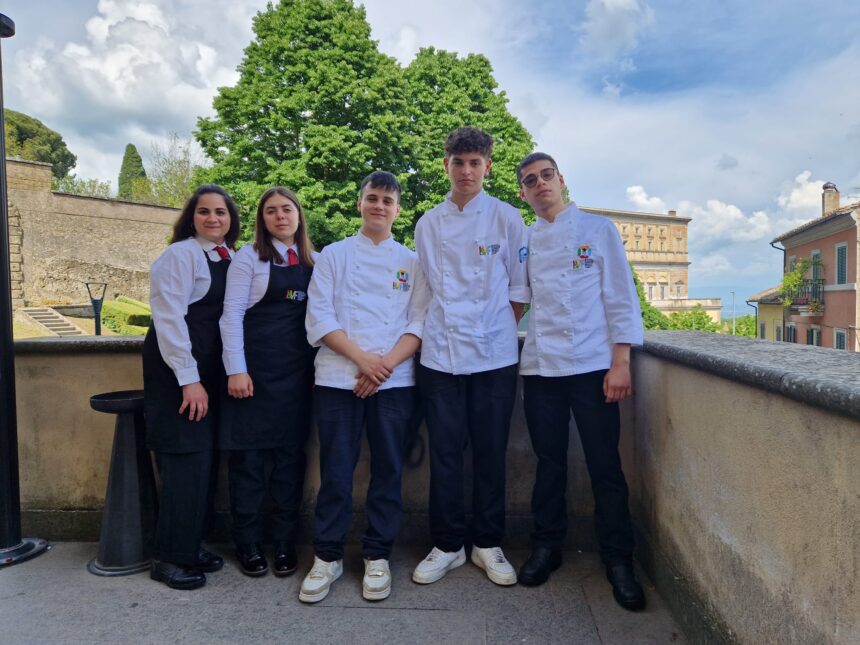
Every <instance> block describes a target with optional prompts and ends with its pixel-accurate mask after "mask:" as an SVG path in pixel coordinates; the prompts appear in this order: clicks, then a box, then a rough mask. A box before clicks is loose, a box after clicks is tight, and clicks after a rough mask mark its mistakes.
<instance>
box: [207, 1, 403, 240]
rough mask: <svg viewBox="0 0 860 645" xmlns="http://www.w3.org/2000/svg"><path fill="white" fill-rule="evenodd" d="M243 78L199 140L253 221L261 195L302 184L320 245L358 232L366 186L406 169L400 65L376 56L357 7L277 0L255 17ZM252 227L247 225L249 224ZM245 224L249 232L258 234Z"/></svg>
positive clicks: (216, 174) (225, 91)
mask: <svg viewBox="0 0 860 645" xmlns="http://www.w3.org/2000/svg"><path fill="white" fill-rule="evenodd" d="M253 30H254V39H253V40H252V42H251V43H250V44H249V45H248V46H247V47H246V48H245V55H244V58H243V59H242V62H241V63H240V65H239V68H238V69H239V74H240V77H239V81H238V83H237V84H236V85H235V86H234V87H224V88H221V89H220V90H219V93H218V96H216V98H215V101H214V107H215V112H216V116H214V117H213V118H201V119H199V120H198V122H197V125H198V130H197V132H196V133H195V134H196V136H197V140H198V141H199V142H200V145H201V146H202V148H203V150H204V151H205V153H206V154H207V156H208V157H209V158H210V159H212V161H213V165H212V167H211V168H210V169H208V170H205V171H202V172H201V173H200V174H199V175H198V176H199V177H200V178H201V179H206V180H209V181H217V182H218V183H221V184H223V185H224V186H225V187H226V188H227V189H228V190H230V191H231V193H232V194H233V196H234V198H235V199H237V200H238V201H239V202H240V204H241V205H242V206H243V211H244V212H245V214H246V218H247V217H249V216H250V213H251V212H252V211H253V206H254V202H255V201H256V199H257V198H258V196H259V195H260V193H262V192H263V190H264V189H265V188H266V187H268V186H271V185H274V184H281V185H284V186H287V187H290V188H294V189H298V194H299V197H300V199H301V200H302V202H303V204H304V205H305V207H306V211H307V213H308V219H309V228H310V233H311V236H312V238H313V239H314V241H315V242H316V244H317V245H318V246H323V245H325V244H327V243H329V242H331V241H333V240H337V239H340V238H342V237H343V236H344V235H345V234H349V233H352V232H354V231H356V230H357V229H358V226H359V223H360V218H359V217H358V214H357V211H356V199H357V196H358V182H360V181H361V179H362V178H363V177H364V176H365V175H366V174H367V173H368V172H370V171H372V170H374V169H378V168H382V169H385V170H389V171H391V172H393V173H395V174H397V175H399V176H400V177H401V178H403V177H404V176H405V173H406V172H407V171H408V169H409V165H408V162H407V159H408V157H407V154H406V153H407V150H408V149H409V129H408V125H409V123H408V119H409V117H408V110H407V104H406V100H405V97H404V91H403V84H402V81H401V70H400V68H399V66H398V65H397V63H396V62H395V61H394V59H393V58H391V57H389V56H385V55H383V54H381V53H380V52H379V50H378V49H377V46H376V43H375V42H374V41H373V40H372V39H371V37H370V25H369V24H368V23H367V19H366V17H365V11H364V8H362V7H356V6H355V5H353V4H352V2H350V1H349V0H281V1H280V2H278V3H276V4H269V6H268V7H267V8H266V10H265V11H262V12H260V13H258V14H257V16H256V17H255V18H254V24H253ZM246 224H247V219H246ZM249 229H250V227H247V226H246V230H245V235H246V236H248V235H250V234H251V231H250V230H249Z"/></svg>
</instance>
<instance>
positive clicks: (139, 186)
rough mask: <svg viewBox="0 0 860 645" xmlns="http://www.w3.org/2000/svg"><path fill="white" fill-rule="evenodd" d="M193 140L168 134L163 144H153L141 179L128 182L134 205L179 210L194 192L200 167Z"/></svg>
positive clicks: (173, 133)
mask: <svg viewBox="0 0 860 645" xmlns="http://www.w3.org/2000/svg"><path fill="white" fill-rule="evenodd" d="M192 145H193V140H192V139H182V138H180V137H179V135H178V134H176V133H175V132H172V133H170V135H169V137H168V139H167V143H166V144H164V145H160V144H158V143H153V144H152V146H151V147H150V151H149V164H148V169H147V171H146V176H145V177H138V178H137V179H135V180H134V181H133V182H132V191H131V198H132V199H133V200H134V201H137V202H144V203H147V204H159V205H161V206H175V207H177V208H178V207H181V206H183V205H184V204H185V202H186V201H187V200H188V197H189V196H190V195H191V193H192V192H193V190H194V186H195V181H194V176H195V172H196V170H197V168H198V167H199V166H200V160H199V159H197V158H196V157H195V155H194V151H193V150H192Z"/></svg>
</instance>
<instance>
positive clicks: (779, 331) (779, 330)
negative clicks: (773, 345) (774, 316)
mask: <svg viewBox="0 0 860 645" xmlns="http://www.w3.org/2000/svg"><path fill="white" fill-rule="evenodd" d="M775 331H776V342H778V343H779V342H782V327H780V326H779V325H777V327H776V330H775Z"/></svg>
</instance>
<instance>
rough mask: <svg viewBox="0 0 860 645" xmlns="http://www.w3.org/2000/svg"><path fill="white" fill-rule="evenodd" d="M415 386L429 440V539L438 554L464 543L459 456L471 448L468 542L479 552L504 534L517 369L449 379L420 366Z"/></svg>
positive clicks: (504, 369) (460, 460) (464, 525)
mask: <svg viewBox="0 0 860 645" xmlns="http://www.w3.org/2000/svg"><path fill="white" fill-rule="evenodd" d="M418 384H419V387H420V391H421V397H422V400H423V403H424V412H425V419H426V421H427V430H428V434H429V439H430V533H431V537H432V538H433V544H434V546H436V547H437V548H439V549H441V550H443V551H449V552H450V551H457V550H459V549H460V547H462V546H463V542H464V540H465V537H466V511H465V506H464V501H463V497H464V468H463V450H464V449H465V447H466V443H467V441H470V442H471V444H472V465H473V485H472V513H473V517H474V525H473V528H472V537H473V542H474V544H475V546H477V547H481V548H487V547H494V546H500V545H501V543H502V538H503V537H504V534H505V453H506V452H507V448H508V435H509V433H510V425H511V413H512V412H513V408H514V396H515V394H516V387H517V366H516V365H510V366H508V367H502V368H500V369H495V370H488V371H485V372H476V373H474V374H468V375H459V376H458V375H454V374H448V373H446V372H439V371H436V370H433V369H430V368H428V367H424V366H423V365H422V366H419V368H418Z"/></svg>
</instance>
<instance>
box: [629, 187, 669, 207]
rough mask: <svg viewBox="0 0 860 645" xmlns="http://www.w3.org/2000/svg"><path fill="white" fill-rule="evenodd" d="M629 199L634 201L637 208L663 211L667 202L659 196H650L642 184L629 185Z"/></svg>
mask: <svg viewBox="0 0 860 645" xmlns="http://www.w3.org/2000/svg"><path fill="white" fill-rule="evenodd" d="M627 201H629V202H632V203H633V204H634V205H635V206H636V207H637V208H641V209H643V210H646V211H651V212H663V211H665V210H667V209H666V203H665V202H664V201H663V200H662V199H660V198H659V197H649V196H648V193H646V192H645V189H644V188H643V187H642V186H628V187H627Z"/></svg>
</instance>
